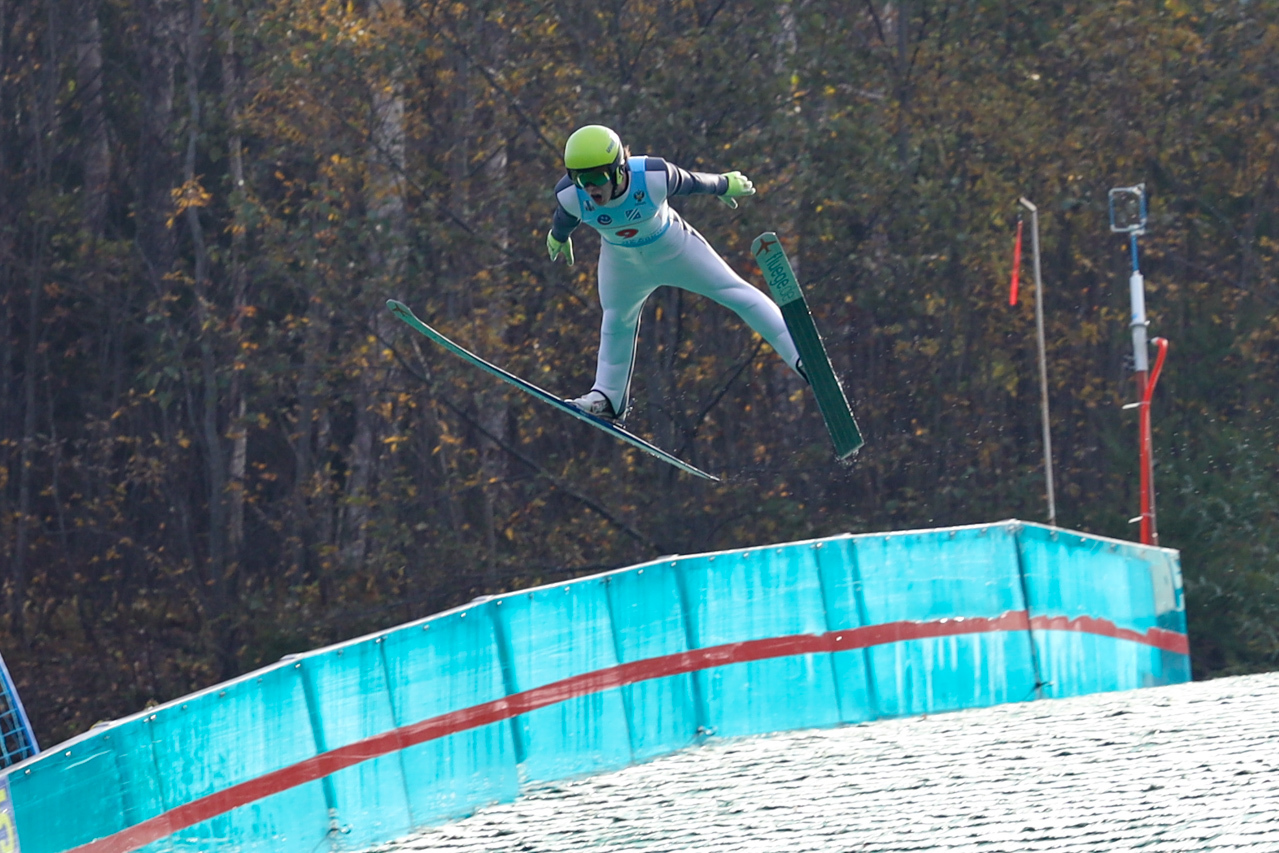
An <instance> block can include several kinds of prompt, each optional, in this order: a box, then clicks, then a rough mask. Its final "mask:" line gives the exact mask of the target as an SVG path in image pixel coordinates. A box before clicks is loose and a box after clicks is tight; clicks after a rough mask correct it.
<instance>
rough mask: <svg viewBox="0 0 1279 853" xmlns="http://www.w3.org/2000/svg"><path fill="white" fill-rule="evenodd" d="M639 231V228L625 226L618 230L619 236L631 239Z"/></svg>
mask: <svg viewBox="0 0 1279 853" xmlns="http://www.w3.org/2000/svg"><path fill="white" fill-rule="evenodd" d="M638 233H639V229H638V228H623V229H622V230H621V231H618V232H617V236H618V237H621V238H622V239H623V240H629V239H631V238H632V237H634V236H635V235H636V234H638Z"/></svg>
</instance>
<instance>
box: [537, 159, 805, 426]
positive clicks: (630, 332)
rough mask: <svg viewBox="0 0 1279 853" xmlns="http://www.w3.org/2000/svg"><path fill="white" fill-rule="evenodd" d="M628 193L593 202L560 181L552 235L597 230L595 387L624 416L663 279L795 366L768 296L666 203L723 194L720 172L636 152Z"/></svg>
mask: <svg viewBox="0 0 1279 853" xmlns="http://www.w3.org/2000/svg"><path fill="white" fill-rule="evenodd" d="M627 166H628V168H629V172H630V185H629V186H628V187H627V190H626V194H625V195H623V196H620V197H618V198H615V199H613V200H612V201H610V202H608V203H607V204H604V205H598V206H597V205H596V204H595V203H594V202H593V201H592V200H591V197H590V196H589V195H587V193H586V191H585V190H582V189H580V188H578V187H577V186H576V185H574V184H573V182H572V181H571V180H570V179H569V178H568V176H567V175H566V176H565V177H564V178H562V179H561V180H560V182H559V183H558V184H556V186H555V198H556V201H558V202H559V204H558V205H557V206H556V208H555V215H554V218H553V219H552V221H551V234H552V235H553V236H554V237H555V239H556V240H559V241H561V242H562V241H565V240H567V239H568V237H569V234H570V233H571V232H572V231H573V229H574V228H576V227H577V226H578V225H579V224H581V223H586V224H587V225H589V226H591V227H592V228H594V229H595V230H596V231H598V232H599V233H600V259H599V275H598V279H599V296H600V307H601V308H603V309H604V319H603V321H602V322H601V324H600V349H599V361H598V362H597V364H596V368H595V385H594V387H593V389H592V390H596V391H599V392H601V393H602V394H604V395H605V396H606V397H608V399H609V402H610V403H612V405H613V410H614V411H615V412H617V413H618V414H622V413H623V412H624V411H625V409H626V404H627V401H628V400H629V399H630V384H631V373H632V371H633V369H634V366H635V342H636V339H637V337H638V335H639V322H640V313H641V310H642V309H643V307H644V302H645V300H647V299H648V297H649V294H651V293H652V292H653V291H654V290H656V289H657V288H659V287H662V286H663V285H666V286H669V287H678V288H681V289H683V290H687V291H689V292H691V293H696V294H700V295H701V296H707V297H709V298H711V299H713V300H715V301H716V302H718V303H719V304H720V305H723V306H724V307H726V308H729V309H731V310H732V311H733V312H734V313H736V314H737V316H739V317H741V318H742V319H743V320H744V321H745V322H746V324H747V325H749V326H750V327H751V328H752V329H754V330H755V331H756V332H758V333H759V334H760V335H761V336H762V337H763V338H764V340H766V341H768V343H769V345H771V346H772V348H773V349H774V350H775V351H776V352H777V354H778V355H779V356H780V357H781V358H782V360H783V361H785V362H786V363H787V364H788V365H790V366H791V367H792V368H793V367H794V366H795V363H796V361H798V359H799V352H798V350H796V348H795V342H794V341H792V340H791V336H790V332H789V331H787V329H786V323H785V321H784V320H783V319H782V312H781V309H779V308H778V307H777V305H776V303H774V302H773V301H772V300H771V299H769V298H768V296H766V295H765V294H764V293H762V292H761V291H760V290H758V289H757V288H755V287H753V286H752V285H750V284H749V283H748V282H746V281H745V280H744V279H742V277H741V276H739V275H738V274H737V273H735V272H733V270H732V268H731V267H730V266H729V265H728V264H727V263H726V262H725V261H724V259H723V258H721V257H720V256H719V254H718V253H717V252H716V251H715V250H714V249H713V248H711V246H710V244H709V243H707V242H706V239H705V238H704V237H702V235H701V234H699V233H697V230H696V229H694V228H693V227H692V226H691V225H689V224H688V223H686V222H685V221H684V220H683V219H682V218H681V217H680V215H679V214H678V213H676V212H675V211H674V210H673V209H672V208H671V206H670V205H669V204H668V203H667V199H668V198H670V197H671V196H681V195H722V194H723V193H724V192H725V190H726V189H727V187H726V186H725V185H726V183H727V180H726V179H725V178H724V177H723V176H722V175H711V174H706V173H702V172H688V171H686V170H684V169H681V168H679V167H678V166H675V165H674V164H671V163H667V162H666V161H665V160H663V159H662V158H660V157H631V158H630V159H629V160H628V161H627Z"/></svg>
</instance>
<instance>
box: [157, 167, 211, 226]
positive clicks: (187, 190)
mask: <svg viewBox="0 0 1279 853" xmlns="http://www.w3.org/2000/svg"><path fill="white" fill-rule="evenodd" d="M169 195H170V196H171V197H172V198H173V213H172V214H171V215H170V216H169V218H168V219H167V220H166V221H165V227H167V228H172V227H173V223H174V222H175V221H176V220H177V218H178V217H179V216H181V215H182V214H183V213H186V212H187V211H188V210H189V209H191V208H193V207H197V208H198V207H208V206H209V203H210V202H211V201H213V196H212V195H210V193H209V191H208V190H206V189H205V188H204V187H203V186H201V185H200V178H199V177H198V176H197V177H194V178H192V179H191V180H189V181H187V182H186V183H184V184H183V185H182V186H180V187H174V188H173V189H172V190H170V191H169Z"/></svg>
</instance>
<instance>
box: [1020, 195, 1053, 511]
mask: <svg viewBox="0 0 1279 853" xmlns="http://www.w3.org/2000/svg"><path fill="white" fill-rule="evenodd" d="M1021 205H1022V207H1025V208H1026V209H1027V210H1029V211H1030V245H1031V249H1032V254H1033V255H1034V258H1035V332H1036V337H1037V338H1038V343H1039V388H1040V403H1039V412H1040V418H1041V420H1042V421H1043V429H1044V479H1045V481H1046V483H1047V487H1048V523H1049V524H1050V525H1052V526H1053V527H1056V526H1057V497H1056V494H1055V491H1054V488H1053V439H1052V428H1051V427H1050V426H1049V420H1048V354H1047V347H1046V346H1045V343H1044V281H1043V276H1042V274H1041V272H1040V266H1039V208H1037V207H1035V205H1033V204H1031V203H1030V201H1029V200H1028V199H1026V198H1022V199H1021Z"/></svg>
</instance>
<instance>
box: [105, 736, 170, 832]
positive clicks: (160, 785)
mask: <svg viewBox="0 0 1279 853" xmlns="http://www.w3.org/2000/svg"><path fill="white" fill-rule="evenodd" d="M152 716H154V715H152ZM142 724H143V729H144V730H145V731H146V734H147V751H148V752H150V753H151V769H152V770H153V771H154V772H155V788H156V790H157V791H159V792H160V814H159V815H157V817H159V816H161V815H164V814H167V813H168V812H169V810H170V809H172V808H175V806H174V804H173V803H172V802H170V800H169V792H168V791H167V790H165V785H164V776H163V775H162V774H161V773H160V759H159V757H158V756H157V755H156V754H155V745H156V739H155V730H154V725H153V721H152V719H151V718H150V717H148V718H146V719H144V720H143V721H142ZM114 749H116V755H119V754H120V753H119V747H114Z"/></svg>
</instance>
